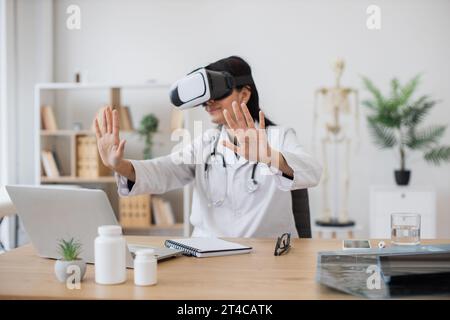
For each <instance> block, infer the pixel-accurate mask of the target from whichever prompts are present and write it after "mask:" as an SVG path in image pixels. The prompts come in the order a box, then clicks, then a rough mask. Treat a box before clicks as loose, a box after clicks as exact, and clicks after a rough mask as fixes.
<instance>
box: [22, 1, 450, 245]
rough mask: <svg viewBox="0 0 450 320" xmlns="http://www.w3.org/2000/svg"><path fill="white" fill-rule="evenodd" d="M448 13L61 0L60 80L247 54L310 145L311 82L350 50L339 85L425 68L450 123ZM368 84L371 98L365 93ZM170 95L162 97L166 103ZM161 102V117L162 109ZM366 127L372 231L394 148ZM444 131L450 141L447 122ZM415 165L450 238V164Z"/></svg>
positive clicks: (269, 102) (358, 165) (273, 109)
mask: <svg viewBox="0 0 450 320" xmlns="http://www.w3.org/2000/svg"><path fill="white" fill-rule="evenodd" d="M373 3H375V4H377V5H379V6H380V7H381V10H382V29H381V30H379V31H369V30H368V29H367V28H366V18H367V15H366V8H367V6H368V5H369V4H373ZM70 4H78V5H79V6H80V7H81V19H82V20H81V30H78V31H70V30H67V29H66V26H65V23H66V17H67V14H66V13H65V10H66V8H67V6H68V5H70ZM449 12H450V2H448V1H445V0H436V1H425V0H421V1H419V0H408V1H406V0H403V1H395V2H394V1H360V0H352V1H350V0H346V1H331V0H329V1H325V0H321V1H289V0H283V1H261V0H249V1H237V0H230V1H209V0H208V1H206V0H191V1H183V0H173V1H167V0H166V1H164V0H158V1H144V0H141V1H138V0H135V1H125V0H114V1H111V0H108V1H106V0H95V1H93V0H78V1H77V0H68V1H65V0H61V1H55V2H54V21H55V29H54V58H55V60H54V62H55V63H54V72H55V80H56V81H72V80H73V73H74V72H76V71H77V70H87V71H88V74H89V80H90V81H110V82H111V81H145V80H147V79H149V78H156V79H158V80H159V81H162V82H172V81H173V80H175V79H177V78H178V77H180V76H182V75H183V74H185V73H186V72H188V71H190V70H192V69H193V68H195V67H198V66H202V65H205V64H207V63H209V62H212V61H214V60H217V59H219V58H222V57H226V56H228V55H232V54H236V55H241V56H242V57H244V58H246V59H247V60H248V62H249V63H250V64H251V65H252V67H253V72H254V78H255V81H256V83H257V85H258V89H259V92H260V97H261V105H262V109H263V110H264V111H266V113H267V115H268V116H269V117H270V118H271V119H273V120H274V121H275V122H277V123H279V124H282V125H286V126H292V127H294V128H295V129H296V130H297V134H298V136H299V138H300V140H301V141H302V142H303V143H304V144H305V145H306V146H308V145H309V141H310V138H311V131H312V121H311V120H312V112H313V108H312V105H313V92H314V90H315V89H316V88H317V87H320V86H324V85H332V84H333V73H332V71H331V67H330V63H331V61H332V60H333V59H335V58H336V57H343V58H344V59H345V60H346V62H347V68H346V71H345V74H344V77H343V84H344V85H348V86H353V87H356V88H359V89H362V88H361V80H360V77H359V76H360V75H367V76H368V77H370V78H371V79H372V80H373V81H374V82H375V83H376V84H378V85H382V86H383V88H387V85H388V81H389V79H391V78H392V77H393V76H397V77H399V78H400V80H403V81H405V80H408V79H409V78H411V77H412V76H413V75H415V74H417V73H418V72H423V73H424V77H423V85H422V86H421V88H420V91H421V92H420V93H430V94H431V95H432V96H433V97H434V98H437V99H440V100H441V101H442V103H441V104H440V105H439V106H438V107H436V109H435V110H434V111H433V113H432V114H431V116H430V118H429V122H430V123H447V124H448V123H449V120H450V108H449V104H450V90H449V89H450V59H449V58H448V57H450V41H449V39H450V37H449V32H450V31H449V30H450V19H449V15H448V14H449ZM361 95H362V98H364V97H367V93H366V92H361ZM161 99H162V100H161ZM165 99H167V98H165V97H162V98H158V101H157V102H156V103H157V104H158V105H162V104H165V101H166V100H165ZM136 103H138V102H136ZM140 103H141V104H142V105H145V103H146V101H141V102H140ZM31 107H32V104H31V103H30V104H29V108H30V110H31ZM158 110H160V111H159V112H160V113H159V114H160V115H161V116H163V115H164V110H163V109H158ZM167 110H169V106H167ZM197 114H200V115H201V111H199V112H197ZM26 121H28V120H26ZM30 121H31V120H30ZM22 125H26V123H24V124H22ZM361 127H362V130H361V131H362V134H361V138H362V147H361V150H360V152H359V153H358V154H357V155H356V157H355V160H354V166H353V167H352V178H353V180H352V182H351V183H352V184H351V199H350V202H351V208H350V211H351V215H352V216H353V217H354V218H356V219H357V221H358V222H359V223H361V225H363V226H364V228H365V230H367V223H368V210H369V205H368V200H369V186H370V185H373V184H392V183H393V170H394V168H397V166H398V159H397V158H396V155H395V154H394V153H393V152H392V151H382V152H380V151H378V150H377V149H376V148H375V147H374V146H373V145H372V143H371V141H370V139H369V137H368V134H367V130H366V127H365V123H364V122H363V123H362V126H361ZM24 134H25V133H24ZM26 134H29V133H28V132H27V133H26ZM31 141H32V140H31V139H30V143H31ZM443 142H445V143H447V144H449V143H450V130H448V131H447V132H446V135H445V138H444V141H443ZM30 150H31V148H30ZM416 158H417V157H416ZM29 159H31V157H28V158H27V159H23V160H22V163H21V168H23V170H26V172H28V170H29V169H30V168H32V163H28V162H29ZM409 167H410V168H411V169H412V170H413V176H412V184H413V185H423V184H425V185H434V186H435V187H436V188H437V191H438V206H437V208H438V211H439V216H438V235H439V236H441V237H450V212H449V209H448V207H449V204H450V203H449V200H448V199H449V198H450V197H449V196H450V186H449V181H450V166H449V165H446V166H444V167H441V168H435V167H430V166H428V165H426V164H425V163H424V162H423V161H421V160H420V158H417V159H416V160H415V161H410V162H409ZM311 202H312V209H313V214H314V215H315V216H317V214H318V212H319V211H320V208H321V206H320V193H319V192H318V189H316V190H311Z"/></svg>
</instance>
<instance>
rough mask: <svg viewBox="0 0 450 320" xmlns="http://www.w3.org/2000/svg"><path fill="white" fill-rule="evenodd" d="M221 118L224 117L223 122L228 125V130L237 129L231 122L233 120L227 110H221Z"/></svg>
mask: <svg viewBox="0 0 450 320" xmlns="http://www.w3.org/2000/svg"><path fill="white" fill-rule="evenodd" d="M223 116H224V117H225V121H226V122H227V125H228V127H229V128H231V129H237V128H238V126H237V124H236V122H235V121H234V120H233V118H232V117H231V115H230V113H229V112H228V110H223Z"/></svg>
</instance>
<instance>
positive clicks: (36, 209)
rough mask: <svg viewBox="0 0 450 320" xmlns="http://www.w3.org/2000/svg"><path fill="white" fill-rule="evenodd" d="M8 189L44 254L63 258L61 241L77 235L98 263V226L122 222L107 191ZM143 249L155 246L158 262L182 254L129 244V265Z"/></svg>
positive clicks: (88, 257) (88, 259)
mask: <svg viewBox="0 0 450 320" xmlns="http://www.w3.org/2000/svg"><path fill="white" fill-rule="evenodd" d="M6 190H7V191H8V194H9V196H10V198H11V201H12V202H13V203H14V205H15V207H16V209H17V214H18V215H19V217H20V219H21V220H22V223H23V226H24V228H25V231H26V232H27V234H28V236H29V238H30V240H31V242H32V244H33V246H34V247H35V249H36V251H37V253H38V255H39V256H41V257H45V258H52V259H59V258H60V255H59V254H58V250H57V242H58V240H59V239H68V238H72V237H73V238H75V239H77V240H78V241H80V242H81V244H82V252H81V254H80V257H81V258H83V259H84V260H85V261H86V262H87V263H94V241H95V238H96V237H97V235H98V234H97V228H98V227H99V226H101V225H118V222H117V219H116V216H115V214H114V211H113V209H112V207H111V204H110V202H109V200H108V197H107V196H106V193H105V192H104V191H103V190H96V189H83V188H71V187H55V186H27V185H9V186H6ZM143 248H147V249H148V248H151V249H154V250H155V255H156V257H157V259H158V261H160V260H164V259H167V258H171V257H176V256H178V255H181V254H182V251H181V250H176V249H171V248H166V247H151V246H147V245H145V246H144V245H134V244H129V245H128V248H127V267H128V268H133V256H134V252H135V251H136V250H139V249H143Z"/></svg>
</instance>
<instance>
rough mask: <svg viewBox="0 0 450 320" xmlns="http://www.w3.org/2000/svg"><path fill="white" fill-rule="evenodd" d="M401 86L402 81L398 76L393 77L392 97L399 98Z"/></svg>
mask: <svg viewBox="0 0 450 320" xmlns="http://www.w3.org/2000/svg"><path fill="white" fill-rule="evenodd" d="M399 88H400V82H399V81H398V79H397V78H393V79H392V80H391V98H392V99H398V95H399V92H398V91H399Z"/></svg>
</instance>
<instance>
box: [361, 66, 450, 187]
mask: <svg viewBox="0 0 450 320" xmlns="http://www.w3.org/2000/svg"><path fill="white" fill-rule="evenodd" d="M363 82H364V86H365V88H366V89H367V90H368V91H369V92H370V93H371V94H372V99H368V100H365V101H363V105H364V106H366V107H367V108H368V111H369V114H368V116H367V121H368V125H369V130H370V133H371V135H372V138H373V142H374V143H375V144H376V145H377V146H378V147H380V148H385V149H387V148H396V149H397V152H398V154H399V156H400V168H399V169H398V170H395V180H396V182H397V184H398V185H408V183H409V179H410V175H411V172H410V170H408V169H407V166H406V156H407V152H409V151H419V152H422V153H423V157H424V159H425V161H427V162H429V163H431V164H435V165H440V164H441V163H443V162H446V161H449V160H450V146H445V145H440V144H439V141H440V139H441V138H442V136H443V135H444V133H445V130H446V128H447V126H446V125H432V126H426V127H420V126H421V125H422V123H423V121H424V119H425V117H426V116H427V114H428V113H429V112H430V111H431V109H432V108H433V107H434V106H435V104H436V101H435V100H432V99H431V98H430V97H429V96H427V95H423V96H421V97H419V98H417V99H413V94H414V93H415V91H416V89H417V86H418V84H419V82H420V75H417V76H416V77H414V78H413V79H411V80H410V81H408V82H407V83H406V84H405V85H401V84H400V82H399V81H398V80H397V79H395V78H394V79H392V80H391V85H390V86H391V91H390V93H389V94H388V95H383V94H382V93H381V91H380V90H379V89H378V88H377V87H375V85H374V84H373V83H372V81H370V80H369V79H367V78H365V77H363Z"/></svg>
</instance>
